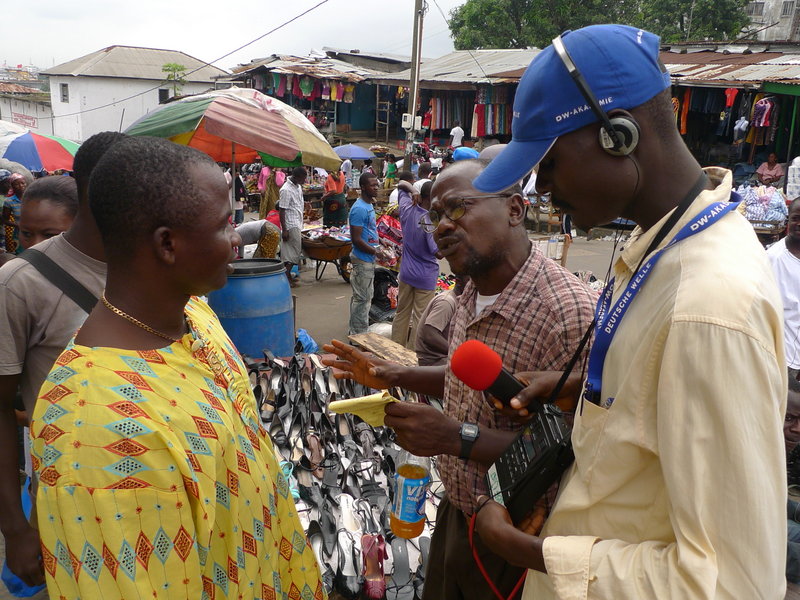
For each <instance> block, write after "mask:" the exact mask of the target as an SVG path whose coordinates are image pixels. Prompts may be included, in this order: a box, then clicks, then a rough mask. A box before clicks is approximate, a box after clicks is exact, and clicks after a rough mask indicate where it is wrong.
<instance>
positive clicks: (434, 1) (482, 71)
mask: <svg viewBox="0 0 800 600" xmlns="http://www.w3.org/2000/svg"><path fill="white" fill-rule="evenodd" d="M433 3H434V4H435V5H436V8H438V9H439V14H440V15H442V19H444V22H445V23H447V27H448V28H449V29H451V30H452V27H450V21H449V19H448V18H447V17H446V16H445V14H444V11H443V10H442V7H441V6H439V3H438V2H437V0H433ZM466 50H467V52H469V55H470V56H471V57H472V60H474V61H475V64H476V65H478V68H479V69H480V70H481V73H483V76H484V77H485V78H486V79H487V80H488V79H489V76H488V75H487V74H486V71H484V70H483V65H481V63H479V62H478V59H477V58H475V55H474V54H473V53H472V50H470V49H469V48H467V49H466Z"/></svg>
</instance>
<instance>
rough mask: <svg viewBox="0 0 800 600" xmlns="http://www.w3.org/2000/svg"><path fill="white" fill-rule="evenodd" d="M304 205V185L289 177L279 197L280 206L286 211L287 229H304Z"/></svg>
mask: <svg viewBox="0 0 800 600" xmlns="http://www.w3.org/2000/svg"><path fill="white" fill-rule="evenodd" d="M303 207H304V202H303V187H302V186H300V185H297V184H296V183H295V182H294V181H292V179H291V178H290V177H289V178H287V179H286V183H284V184H283V185H282V186H281V191H280V197H279V199H278V208H282V209H284V210H285V211H286V229H295V228H296V229H303Z"/></svg>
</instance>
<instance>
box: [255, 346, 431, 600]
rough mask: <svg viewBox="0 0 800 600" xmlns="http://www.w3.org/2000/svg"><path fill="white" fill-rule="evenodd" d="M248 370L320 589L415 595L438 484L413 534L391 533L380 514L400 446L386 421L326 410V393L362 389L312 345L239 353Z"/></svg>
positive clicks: (394, 597)
mask: <svg viewBox="0 0 800 600" xmlns="http://www.w3.org/2000/svg"><path fill="white" fill-rule="evenodd" d="M248 372H249V376H250V382H251V384H252V386H253V392H254V394H255V396H256V400H257V401H258V404H259V411H260V413H261V419H262V421H263V423H264V427H265V428H266V429H267V430H268V431H269V434H270V437H271V438H272V441H273V444H274V446H275V451H276V454H277V455H278V460H279V461H280V464H281V469H282V470H283V473H284V475H285V476H286V478H287V480H288V482H289V488H290V490H291V493H292V495H293V497H294V499H295V503H296V505H297V510H298V514H299V516H300V520H301V522H302V524H303V526H304V527H305V529H306V534H307V536H308V541H309V543H310V544H311V547H312V549H313V551H314V553H315V555H316V557H317V561H318V563H319V565H320V569H321V571H322V579H323V584H324V586H325V588H326V591H327V592H328V593H329V594H331V593H332V592H333V591H334V590H335V591H336V592H338V593H339V594H341V596H343V597H344V598H347V599H355V598H370V599H375V600H377V599H380V598H384V597H385V598H387V600H413V598H414V597H415V596H416V597H418V598H421V596H422V587H423V585H424V576H425V567H426V564H427V552H428V547H429V546H430V532H431V528H432V527H433V526H434V521H435V516H436V507H437V505H438V497H437V496H438V494H437V493H429V494H428V499H427V501H426V515H427V519H426V521H427V522H426V527H425V529H424V530H423V533H422V534H421V535H420V537H418V538H415V539H413V540H406V539H403V538H399V537H396V536H394V535H393V533H392V531H391V528H390V526H389V514H390V511H391V505H392V496H393V492H394V487H393V478H394V473H395V460H396V459H397V456H398V454H399V452H400V448H399V447H398V446H397V445H396V444H395V443H394V431H393V430H391V429H390V428H388V427H371V426H370V425H368V424H367V423H365V422H364V421H362V420H361V419H359V418H358V417H357V416H355V415H350V414H333V413H330V412H329V411H328V404H329V403H330V402H332V401H334V400H338V399H344V398H357V397H360V396H366V395H369V394H371V393H373V392H372V390H370V389H369V388H366V387H364V386H362V385H360V384H358V383H355V382H353V381H350V380H337V379H335V378H334V377H333V373H332V371H331V370H330V369H328V368H327V367H325V366H324V365H323V364H322V363H321V362H320V360H319V356H318V355H316V354H296V355H294V356H292V357H291V358H288V359H279V358H275V357H274V356H272V355H271V354H269V353H267V355H266V356H265V361H264V362H254V361H249V360H248ZM394 393H395V394H401V395H400V396H397V397H400V398H402V397H403V396H402V394H403V393H404V392H402V391H400V390H395V391H394ZM433 471H434V473H432V478H433V479H434V481H438V475H437V474H436V472H435V468H434V469H433ZM440 488H441V486H440V484H439V485H438V486H437V485H434V486H433V487H432V489H433V490H434V491H437V490H439V489H440Z"/></svg>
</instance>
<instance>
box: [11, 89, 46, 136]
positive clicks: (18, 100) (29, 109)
mask: <svg viewBox="0 0 800 600" xmlns="http://www.w3.org/2000/svg"><path fill="white" fill-rule="evenodd" d="M0 120H3V121H9V122H11V123H16V124H17V125H21V126H22V127H25V128H27V129H30V130H31V131H33V132H34V133H45V134H50V135H52V133H53V111H52V110H51V108H50V94H49V93H47V92H42V91H41V90H38V89H36V88H30V87H27V86H23V85H19V84H16V83H3V82H0Z"/></svg>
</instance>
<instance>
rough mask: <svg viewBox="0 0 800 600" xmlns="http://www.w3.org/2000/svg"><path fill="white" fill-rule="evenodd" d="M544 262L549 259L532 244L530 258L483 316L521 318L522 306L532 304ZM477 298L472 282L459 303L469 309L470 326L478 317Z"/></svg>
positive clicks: (468, 284)
mask: <svg viewBox="0 0 800 600" xmlns="http://www.w3.org/2000/svg"><path fill="white" fill-rule="evenodd" d="M544 260H549V259H545V258H544V255H543V254H542V253H541V251H540V250H539V249H538V248H537V247H536V246H535V245H534V244H531V246H530V251H529V254H528V258H527V259H526V260H525V262H524V263H523V264H522V267H520V269H519V271H517V274H516V275H514V278H513V279H512V280H511V281H510V282H509V283H508V285H507V286H506V287H504V288H503V291H502V292H500V296H499V297H498V298H497V300H495V301H494V303H493V304H492V305H491V306H490V307H489V308H487V309H486V311H485V312H484V313H482V314H488V313H490V312H494V313H497V314H499V315H501V316H502V317H504V318H506V319H509V320H512V319H516V318H517V317H518V316H519V309H520V306H521V305H526V306H527V305H528V304H529V303H530V295H531V291H532V290H535V289H536V282H537V281H538V279H539V276H540V275H541V272H542V268H543V266H544V262H543V261H544ZM477 296H478V290H477V289H476V288H475V285H474V284H473V283H472V280H470V281H469V282H468V283H467V286H466V287H465V288H464V292H463V293H462V294H461V296H459V297H458V299H459V302H461V303H462V304H464V306H465V307H466V308H467V311H468V314H469V316H470V324H471V322H472V321H473V320H475V317H476V315H475V300H476V298H477Z"/></svg>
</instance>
